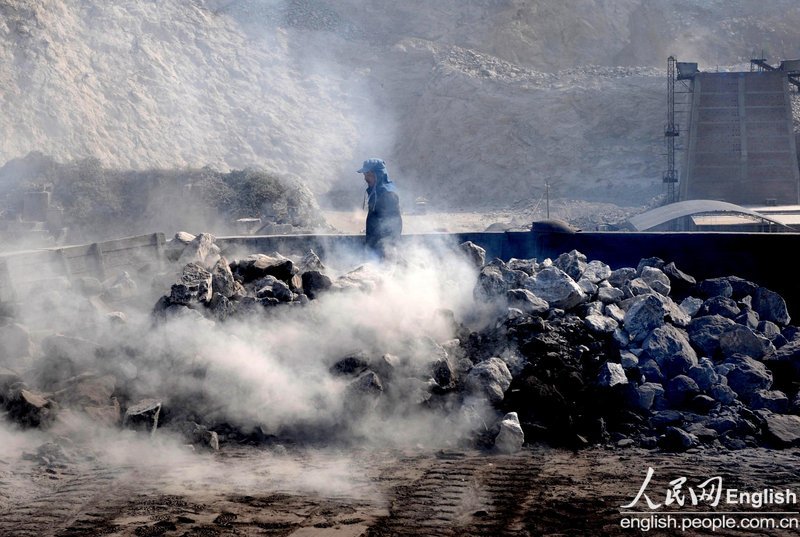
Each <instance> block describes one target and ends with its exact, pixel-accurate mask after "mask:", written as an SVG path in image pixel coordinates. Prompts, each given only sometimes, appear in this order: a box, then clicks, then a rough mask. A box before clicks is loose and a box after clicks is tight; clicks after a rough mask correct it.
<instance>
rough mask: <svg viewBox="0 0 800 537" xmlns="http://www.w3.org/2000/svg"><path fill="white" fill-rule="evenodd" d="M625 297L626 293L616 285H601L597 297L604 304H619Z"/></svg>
mask: <svg viewBox="0 0 800 537" xmlns="http://www.w3.org/2000/svg"><path fill="white" fill-rule="evenodd" d="M624 298H625V293H624V292H622V291H621V290H620V289H617V288H616V287H600V288H599V289H598V290H597V299H598V300H599V301H601V302H603V303H604V304H619V303H620V302H621V301H622V299H624Z"/></svg>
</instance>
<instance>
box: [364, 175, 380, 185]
mask: <svg viewBox="0 0 800 537" xmlns="http://www.w3.org/2000/svg"><path fill="white" fill-rule="evenodd" d="M377 180H378V179H377V177H375V172H364V181H366V182H367V184H368V185H369V186H375V181H377Z"/></svg>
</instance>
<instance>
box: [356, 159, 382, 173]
mask: <svg viewBox="0 0 800 537" xmlns="http://www.w3.org/2000/svg"><path fill="white" fill-rule="evenodd" d="M367 172H376V173H377V172H384V173H386V163H385V162H384V161H382V160H381V159H379V158H368V159H367V160H365V161H364V164H362V165H361V169H360V170H358V171H357V172H356V173H367Z"/></svg>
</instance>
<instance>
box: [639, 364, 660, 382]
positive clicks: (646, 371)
mask: <svg viewBox="0 0 800 537" xmlns="http://www.w3.org/2000/svg"><path fill="white" fill-rule="evenodd" d="M639 371H640V372H641V373H642V376H643V377H644V378H645V380H646V381H647V382H656V383H659V384H660V383H662V382H664V373H663V372H662V371H661V368H660V367H659V366H658V364H657V363H656V361H655V360H653V359H651V358H646V359H644V360H642V359H641V358H640V360H639Z"/></svg>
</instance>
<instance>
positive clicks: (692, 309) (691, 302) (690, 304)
mask: <svg viewBox="0 0 800 537" xmlns="http://www.w3.org/2000/svg"><path fill="white" fill-rule="evenodd" d="M702 307H703V301H702V300H700V299H699V298H695V297H693V296H688V297H686V298H684V299H683V302H681V309H682V310H683V311H684V312H686V314H687V315H688V316H689V317H694V316H695V315H697V314H698V313H699V312H700V308H702Z"/></svg>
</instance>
